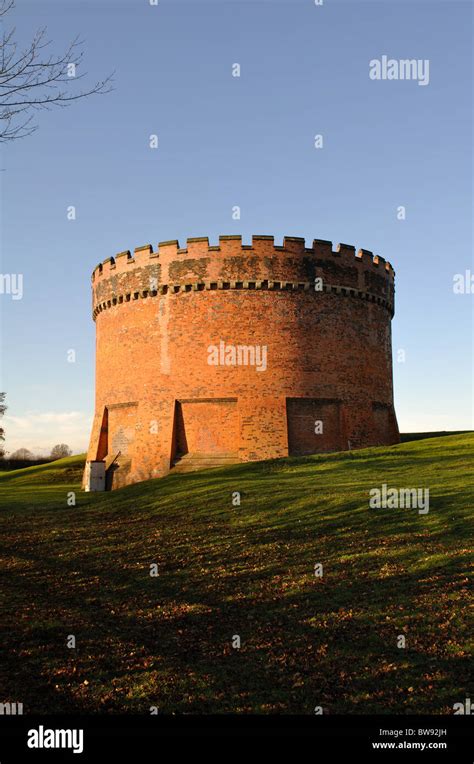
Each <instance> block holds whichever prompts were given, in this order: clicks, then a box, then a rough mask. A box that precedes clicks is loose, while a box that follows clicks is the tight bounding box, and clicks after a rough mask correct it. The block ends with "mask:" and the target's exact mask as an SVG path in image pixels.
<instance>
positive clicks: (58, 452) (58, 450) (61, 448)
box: [51, 443, 72, 459]
mask: <svg viewBox="0 0 474 764" xmlns="http://www.w3.org/2000/svg"><path fill="white" fill-rule="evenodd" d="M71 454H72V451H71V449H70V448H69V446H68V445H66V443H58V445H57V446H54V447H53V448H52V449H51V459H64V457H65V456H71Z"/></svg>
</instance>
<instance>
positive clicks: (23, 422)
mask: <svg viewBox="0 0 474 764" xmlns="http://www.w3.org/2000/svg"><path fill="white" fill-rule="evenodd" d="M91 424H92V417H91V416H90V414H85V413H84V412H83V411H64V412H55V411H46V412H39V411H27V412H26V413H25V414H24V415H23V416H13V415H11V414H5V416H4V417H3V420H2V426H3V428H4V430H5V443H4V448H5V450H6V451H7V454H8V453H12V452H13V451H16V450H17V449H18V448H27V449H29V450H30V451H32V452H33V453H34V454H37V455H38V456H40V455H41V456H45V455H48V454H49V453H50V451H51V449H52V448H53V446H55V445H56V444H57V443H67V445H68V446H69V447H70V448H71V449H72V451H73V453H75V454H80V453H83V452H84V451H86V450H87V444H88V441H89V435H90V428H91Z"/></svg>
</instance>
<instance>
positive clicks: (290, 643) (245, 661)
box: [0, 434, 474, 714]
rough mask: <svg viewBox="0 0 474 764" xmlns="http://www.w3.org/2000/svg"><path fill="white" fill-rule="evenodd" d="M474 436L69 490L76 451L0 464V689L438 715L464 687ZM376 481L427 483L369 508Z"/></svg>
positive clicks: (63, 699) (179, 705)
mask: <svg viewBox="0 0 474 764" xmlns="http://www.w3.org/2000/svg"><path fill="white" fill-rule="evenodd" d="M473 450H474V435H473V434H464V435H455V436H447V437H442V438H431V439H425V440H416V441H413V442H409V443H402V444H400V445H397V446H392V447H389V448H373V449H366V450H363V451H356V452H352V453H347V452H346V453H340V454H330V455H323V456H312V457H303V458H288V459H281V460H276V461H272V462H261V463H256V464H255V463H254V464H241V465H235V466H232V467H226V468H221V469H216V470H209V471H205V472H200V473H191V474H181V475H170V476H169V477H167V478H165V479H162V480H155V481H148V482H146V483H141V484H138V485H135V486H130V487H128V488H125V489H122V490H121V491H116V492H113V493H108V494H84V493H82V492H81V491H80V489H79V482H80V474H81V470H82V464H83V460H82V458H81V457H71V458H69V459H63V460H61V461H57V462H54V463H52V464H46V465H42V466H36V467H30V468H28V469H23V470H18V471H16V472H7V473H3V474H0V531H1V533H0V575H1V588H0V591H1V592H2V596H1V607H0V623H1V626H0V629H1V632H2V633H1V636H0V639H1V644H2V654H3V655H2V658H1V662H0V688H1V689H0V695H1V697H0V701H3V702H5V701H8V700H9V701H17V702H23V703H24V707H25V713H33V712H48V711H66V712H68V711H85V712H89V711H103V712H118V711H134V712H146V713H147V712H148V710H149V708H150V706H158V708H159V710H160V712H191V713H198V712H206V713H207V712H217V713H221V712H263V713H269V712H288V713H296V712H298V713H313V710H314V707H315V706H322V707H323V708H324V711H325V712H328V713H360V714H364V713H369V712H374V713H383V712H387V713H388V712H392V713H410V712H413V713H426V712H432V713H452V706H453V703H456V702H463V701H464V699H465V698H466V697H472V692H473V687H472V686H468V680H467V677H468V665H469V663H470V657H469V652H470V650H472V630H470V629H469V628H468V622H467V609H468V598H469V595H468V591H469V590H468V570H469V564H470V561H471V557H470V548H471V547H472V514H473V512H472V506H473V462H474V460H473V458H472V457H473ZM383 483H386V484H388V485H389V486H390V487H398V488H401V487H403V488H422V487H428V488H429V489H430V511H429V513H428V514H427V515H420V514H418V512H417V510H416V509H392V510H389V509H369V507H368V498H369V491H370V489H371V488H376V487H380V486H381V485H382V484H383ZM71 492H75V494H76V504H75V506H69V505H68V498H69V501H71ZM234 492H239V493H240V495H241V504H240V506H233V504H232V495H233V493H234ZM152 563H157V564H158V566H159V576H158V577H152V576H150V564H152ZM317 563H322V565H323V573H324V575H323V577H322V578H317V577H316V576H315V575H314V566H315V564H317ZM68 635H75V637H76V648H75V649H68V647H67V644H66V641H67V638H68ZM234 635H239V636H240V639H241V648H240V649H234V648H233V647H232V638H233V636H234ZM399 635H404V636H405V638H406V647H405V649H400V648H398V647H397V638H398V636H399ZM469 639H471V643H470V644H469ZM471 655H472V652H471Z"/></svg>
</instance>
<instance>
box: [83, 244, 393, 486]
mask: <svg viewBox="0 0 474 764" xmlns="http://www.w3.org/2000/svg"><path fill="white" fill-rule="evenodd" d="M92 290H93V318H94V320H95V322H96V332H97V345H96V401H95V416H94V421H93V426H92V434H91V439H90V446H89V451H88V457H87V458H88V460H89V461H102V460H103V461H104V462H105V467H106V470H107V474H106V484H107V487H109V488H111V487H112V488H116V487H120V486H123V485H126V484H128V483H134V482H137V481H140V480H146V479H148V478H154V477H162V476H164V475H166V474H167V473H168V472H169V471H170V470H172V469H176V470H178V469H184V468H185V467H186V466H188V467H189V468H191V467H196V466H199V465H202V466H208V465H209V464H219V463H226V462H228V461H253V460H261V459H272V458H276V457H281V456H287V455H293V454H294V455H302V454H313V453H318V452H324V451H339V450H345V449H348V448H353V449H354V448H361V447H364V446H372V445H385V444H391V443H397V442H398V440H399V432H398V426H397V420H396V416H395V411H394V406H393V385H392V352H391V318H392V316H393V312H394V271H393V269H392V267H391V265H390V264H389V263H387V262H385V260H384V259H383V258H382V257H373V256H372V253H371V252H368V251H366V250H363V249H362V250H359V251H358V252H357V254H356V252H355V249H354V247H352V246H348V245H346V244H339V245H338V246H337V247H336V249H335V251H333V248H332V243H331V242H329V241H322V240H319V239H315V240H314V242H313V245H312V247H310V248H308V247H305V242H304V239H300V238H292V237H291V238H290V237H286V238H285V239H284V241H283V246H275V244H274V240H273V237H272V236H254V237H253V238H252V244H251V245H248V246H246V245H242V240H241V237H240V236H221V237H220V239H219V246H209V242H208V239H207V238H198V239H188V241H187V247H186V248H185V249H180V247H179V244H178V242H177V241H166V242H161V243H160V244H159V246H158V251H157V252H153V250H152V247H151V246H149V245H148V246H145V247H139V248H138V249H136V250H135V252H134V255H133V256H131V254H130V252H128V251H127V252H121V253H120V254H119V255H117V256H116V257H114V258H108V259H107V260H105V261H104V262H103V263H101V264H100V265H98V266H97V267H96V268H95V270H94V272H93V274H92Z"/></svg>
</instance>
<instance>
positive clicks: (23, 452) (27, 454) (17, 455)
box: [8, 448, 35, 462]
mask: <svg viewBox="0 0 474 764" xmlns="http://www.w3.org/2000/svg"><path fill="white" fill-rule="evenodd" d="M8 458H9V459H12V460H15V459H16V460H21V461H25V462H32V461H33V459H34V458H35V455H34V454H32V453H31V451H29V450H28V449H27V448H17V450H16V451H14V452H13V453H12V454H10V456H9V457H8Z"/></svg>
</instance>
